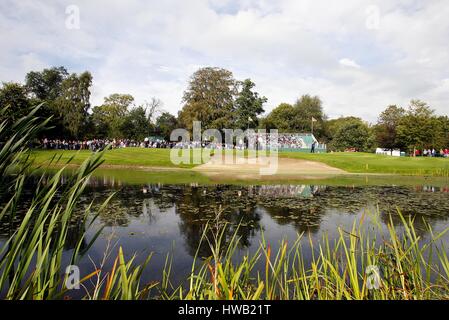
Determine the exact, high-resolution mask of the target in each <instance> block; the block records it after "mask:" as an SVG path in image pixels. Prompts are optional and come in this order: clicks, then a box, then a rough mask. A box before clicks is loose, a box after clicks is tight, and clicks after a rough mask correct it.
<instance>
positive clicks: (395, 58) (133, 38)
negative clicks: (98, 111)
mask: <svg viewBox="0 0 449 320" xmlns="http://www.w3.org/2000/svg"><path fill="white" fill-rule="evenodd" d="M70 4H76V5H78V6H79V8H80V18H81V20H80V26H81V28H80V29H79V30H68V29H66V28H65V18H66V15H65V8H66V5H70ZM373 6H374V7H376V8H378V9H379V10H377V11H376V14H377V13H378V14H379V16H378V17H375V18H376V19H377V18H378V19H379V23H378V26H377V27H376V28H367V21H368V20H367V19H372V18H373V17H372V16H369V14H372V13H373V10H367V8H373ZM447 16H449V6H447V4H446V2H445V1H444V0H429V1H426V2H425V3H422V2H421V1H416V0H396V1H391V0H346V1H340V2H329V1H325V0H304V1H296V0H280V1H276V2H274V1H256V0H244V1H233V0H226V1H216V0H210V1H207V0H191V1H182V0H167V1H156V0H154V1H139V0H129V1H126V2H123V1H119V0H112V1H111V0H109V1H106V0H98V1H88V0H78V1H77V0H71V1H55V0H54V1H43V0H22V1H20V2H18V1H12V0H3V1H2V2H1V3H0V41H1V43H2V44H3V45H2V50H1V51H0V61H1V62H0V81H11V80H14V81H22V80H23V78H24V76H25V74H26V72H27V71H29V70H31V69H35V70H36V69H42V68H43V67H45V66H51V65H65V66H67V67H68V68H69V70H71V71H74V72H80V71H83V70H86V69H87V70H90V71H91V72H92V73H93V76H94V87H93V96H92V100H93V104H99V103H101V101H102V99H103V97H104V96H106V95H108V94H110V93H113V92H129V93H131V94H133V95H134V96H135V97H136V100H137V102H138V103H139V102H143V101H144V100H148V99H150V98H151V97H152V96H158V97H159V98H160V99H162V100H163V101H164V104H165V108H166V109H167V110H168V111H170V112H172V113H176V112H177V111H178V110H179V109H180V107H181V97H182V93H183V90H184V89H185V87H186V85H187V82H188V79H189V76H190V75H191V74H192V73H193V72H194V71H195V70H196V69H197V68H199V67H201V66H210V65H212V66H220V67H224V68H227V69H230V70H231V71H233V72H234V75H235V76H236V77H237V78H239V79H244V78H251V79H252V80H253V81H254V82H255V83H256V84H257V90H258V91H259V92H260V93H261V94H262V95H265V96H266V97H267V98H268V99H269V102H268V103H267V106H266V109H267V111H269V110H271V109H272V108H273V107H275V106H276V105H278V104H279V103H281V102H293V101H294V100H295V99H296V98H298V97H299V96H300V95H302V94H306V93H310V94H317V95H319V96H320V97H321V98H322V100H323V103H324V108H325V111H326V112H327V113H328V114H329V115H330V116H331V117H336V116H340V115H350V114H353V115H356V116H362V117H364V118H366V119H367V120H370V121H374V120H375V119H376V118H377V115H378V113H379V112H380V111H381V110H382V109H383V108H385V107H386V106H387V105H389V104H392V103H396V104H400V105H404V106H406V105H407V104H408V101H410V100H411V99H412V98H421V99H425V100H426V101H427V102H428V103H429V104H431V105H432V106H433V107H434V108H435V109H437V111H438V112H440V113H447V106H448V103H449V95H447V91H445V90H447V82H445V81H444V79H447V70H448V69H449V51H448V50H447V39H448V38H449V20H448V19H447V18H446V17H447ZM369 21H371V20H369Z"/></svg>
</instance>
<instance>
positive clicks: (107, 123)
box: [92, 93, 134, 138]
mask: <svg viewBox="0 0 449 320" xmlns="http://www.w3.org/2000/svg"><path fill="white" fill-rule="evenodd" d="M133 102H134V97H133V96H131V95H129V94H118V93H114V94H111V95H110V96H108V97H105V98H104V103H103V104H102V105H101V106H97V107H95V108H93V112H92V122H93V125H94V126H95V130H96V132H97V133H98V135H99V136H102V137H108V138H120V137H123V136H124V134H123V132H122V129H123V125H124V121H125V117H126V116H127V114H128V107H130V106H131V104H132V103H133Z"/></svg>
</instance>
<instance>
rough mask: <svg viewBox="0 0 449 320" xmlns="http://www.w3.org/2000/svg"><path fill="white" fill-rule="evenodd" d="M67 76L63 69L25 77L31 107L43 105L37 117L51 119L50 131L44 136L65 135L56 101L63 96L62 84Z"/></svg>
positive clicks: (57, 68)
mask: <svg viewBox="0 0 449 320" xmlns="http://www.w3.org/2000/svg"><path fill="white" fill-rule="evenodd" d="M68 76H69V73H68V72H67V70H66V68H64V67H52V68H49V69H44V70H42V71H31V72H28V73H27V75H26V76H25V88H26V90H27V92H28V93H29V96H30V101H31V102H30V103H31V105H37V104H39V103H44V104H43V105H42V107H41V108H40V109H39V111H38V114H37V115H39V116H40V117H43V118H49V117H52V120H51V122H50V123H49V126H50V127H52V129H50V130H48V131H46V132H45V135H46V136H53V137H61V136H62V135H65V134H66V131H67V130H66V129H65V127H64V122H63V118H62V116H61V114H63V112H61V110H58V105H57V100H58V99H59V98H60V97H61V96H62V94H63V90H62V83H63V82H64V80H66V79H67V78H68ZM59 102H60V101H59Z"/></svg>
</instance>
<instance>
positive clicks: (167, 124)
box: [156, 112, 178, 140]
mask: <svg viewBox="0 0 449 320" xmlns="http://www.w3.org/2000/svg"><path fill="white" fill-rule="evenodd" d="M177 127H178V120H177V119H176V117H175V116H174V115H172V114H170V113H168V112H164V113H162V114H161V115H160V116H159V117H158V118H157V119H156V130H157V133H158V134H160V135H161V136H162V137H164V138H165V139H166V140H170V134H171V132H172V131H173V130H175V129H176V128H177Z"/></svg>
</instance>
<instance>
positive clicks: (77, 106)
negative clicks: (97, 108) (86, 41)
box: [55, 71, 92, 138]
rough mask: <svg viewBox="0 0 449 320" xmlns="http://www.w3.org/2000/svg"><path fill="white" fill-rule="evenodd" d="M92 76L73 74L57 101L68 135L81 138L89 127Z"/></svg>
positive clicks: (66, 80) (86, 73) (65, 81)
mask: <svg viewBox="0 0 449 320" xmlns="http://www.w3.org/2000/svg"><path fill="white" fill-rule="evenodd" d="M91 85H92V75H91V74H90V72H88V71H86V72H83V73H81V74H80V75H77V74H75V73H73V74H71V75H70V76H69V77H68V78H67V79H65V80H64V81H63V82H62V85H61V90H62V94H61V96H60V97H58V98H57V99H56V101H55V105H56V108H57V111H58V113H59V116H60V117H61V119H62V122H63V124H64V128H65V129H66V130H67V131H68V135H70V136H71V137H74V138H81V137H82V136H83V134H84V132H83V130H84V129H85V128H86V125H87V118H88V111H89V109H90V87H91Z"/></svg>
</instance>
